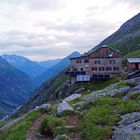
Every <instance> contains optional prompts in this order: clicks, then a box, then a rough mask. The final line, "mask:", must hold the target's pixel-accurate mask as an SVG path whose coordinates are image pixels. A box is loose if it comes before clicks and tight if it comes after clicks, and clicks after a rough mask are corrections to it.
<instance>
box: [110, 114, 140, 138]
mask: <svg viewBox="0 0 140 140" xmlns="http://www.w3.org/2000/svg"><path fill="white" fill-rule="evenodd" d="M121 118H122V120H121V121H120V122H119V123H118V126H117V127H116V128H115V131H114V132H113V135H112V140H133V139H135V140H140V112H134V113H129V114H126V115H123V116H121Z"/></svg>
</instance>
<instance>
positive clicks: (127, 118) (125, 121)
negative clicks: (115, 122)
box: [119, 112, 140, 125]
mask: <svg viewBox="0 0 140 140" xmlns="http://www.w3.org/2000/svg"><path fill="white" fill-rule="evenodd" d="M121 118H122V120H121V121H120V122H119V124H120V125H129V124H131V123H133V122H135V121H139V120H140V112H133V113H129V114H126V115H123V116H121Z"/></svg>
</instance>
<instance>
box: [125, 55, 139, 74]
mask: <svg viewBox="0 0 140 140" xmlns="http://www.w3.org/2000/svg"><path fill="white" fill-rule="evenodd" d="M127 70H128V72H135V71H138V70H140V58H128V59H127Z"/></svg>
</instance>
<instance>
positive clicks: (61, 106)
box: [56, 101, 74, 116]
mask: <svg viewBox="0 0 140 140" xmlns="http://www.w3.org/2000/svg"><path fill="white" fill-rule="evenodd" d="M64 111H74V109H73V107H72V106H71V105H70V104H69V103H68V102H66V101H63V102H62V103H60V104H58V106H57V112H56V114H57V115H58V116H61V115H62V113H63V112H64Z"/></svg>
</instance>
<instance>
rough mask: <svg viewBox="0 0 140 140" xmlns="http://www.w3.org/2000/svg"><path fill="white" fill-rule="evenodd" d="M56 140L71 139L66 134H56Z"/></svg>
mask: <svg viewBox="0 0 140 140" xmlns="http://www.w3.org/2000/svg"><path fill="white" fill-rule="evenodd" d="M54 140H70V138H69V137H68V136H67V135H66V134H63V135H58V136H56V137H55V139H54Z"/></svg>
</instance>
